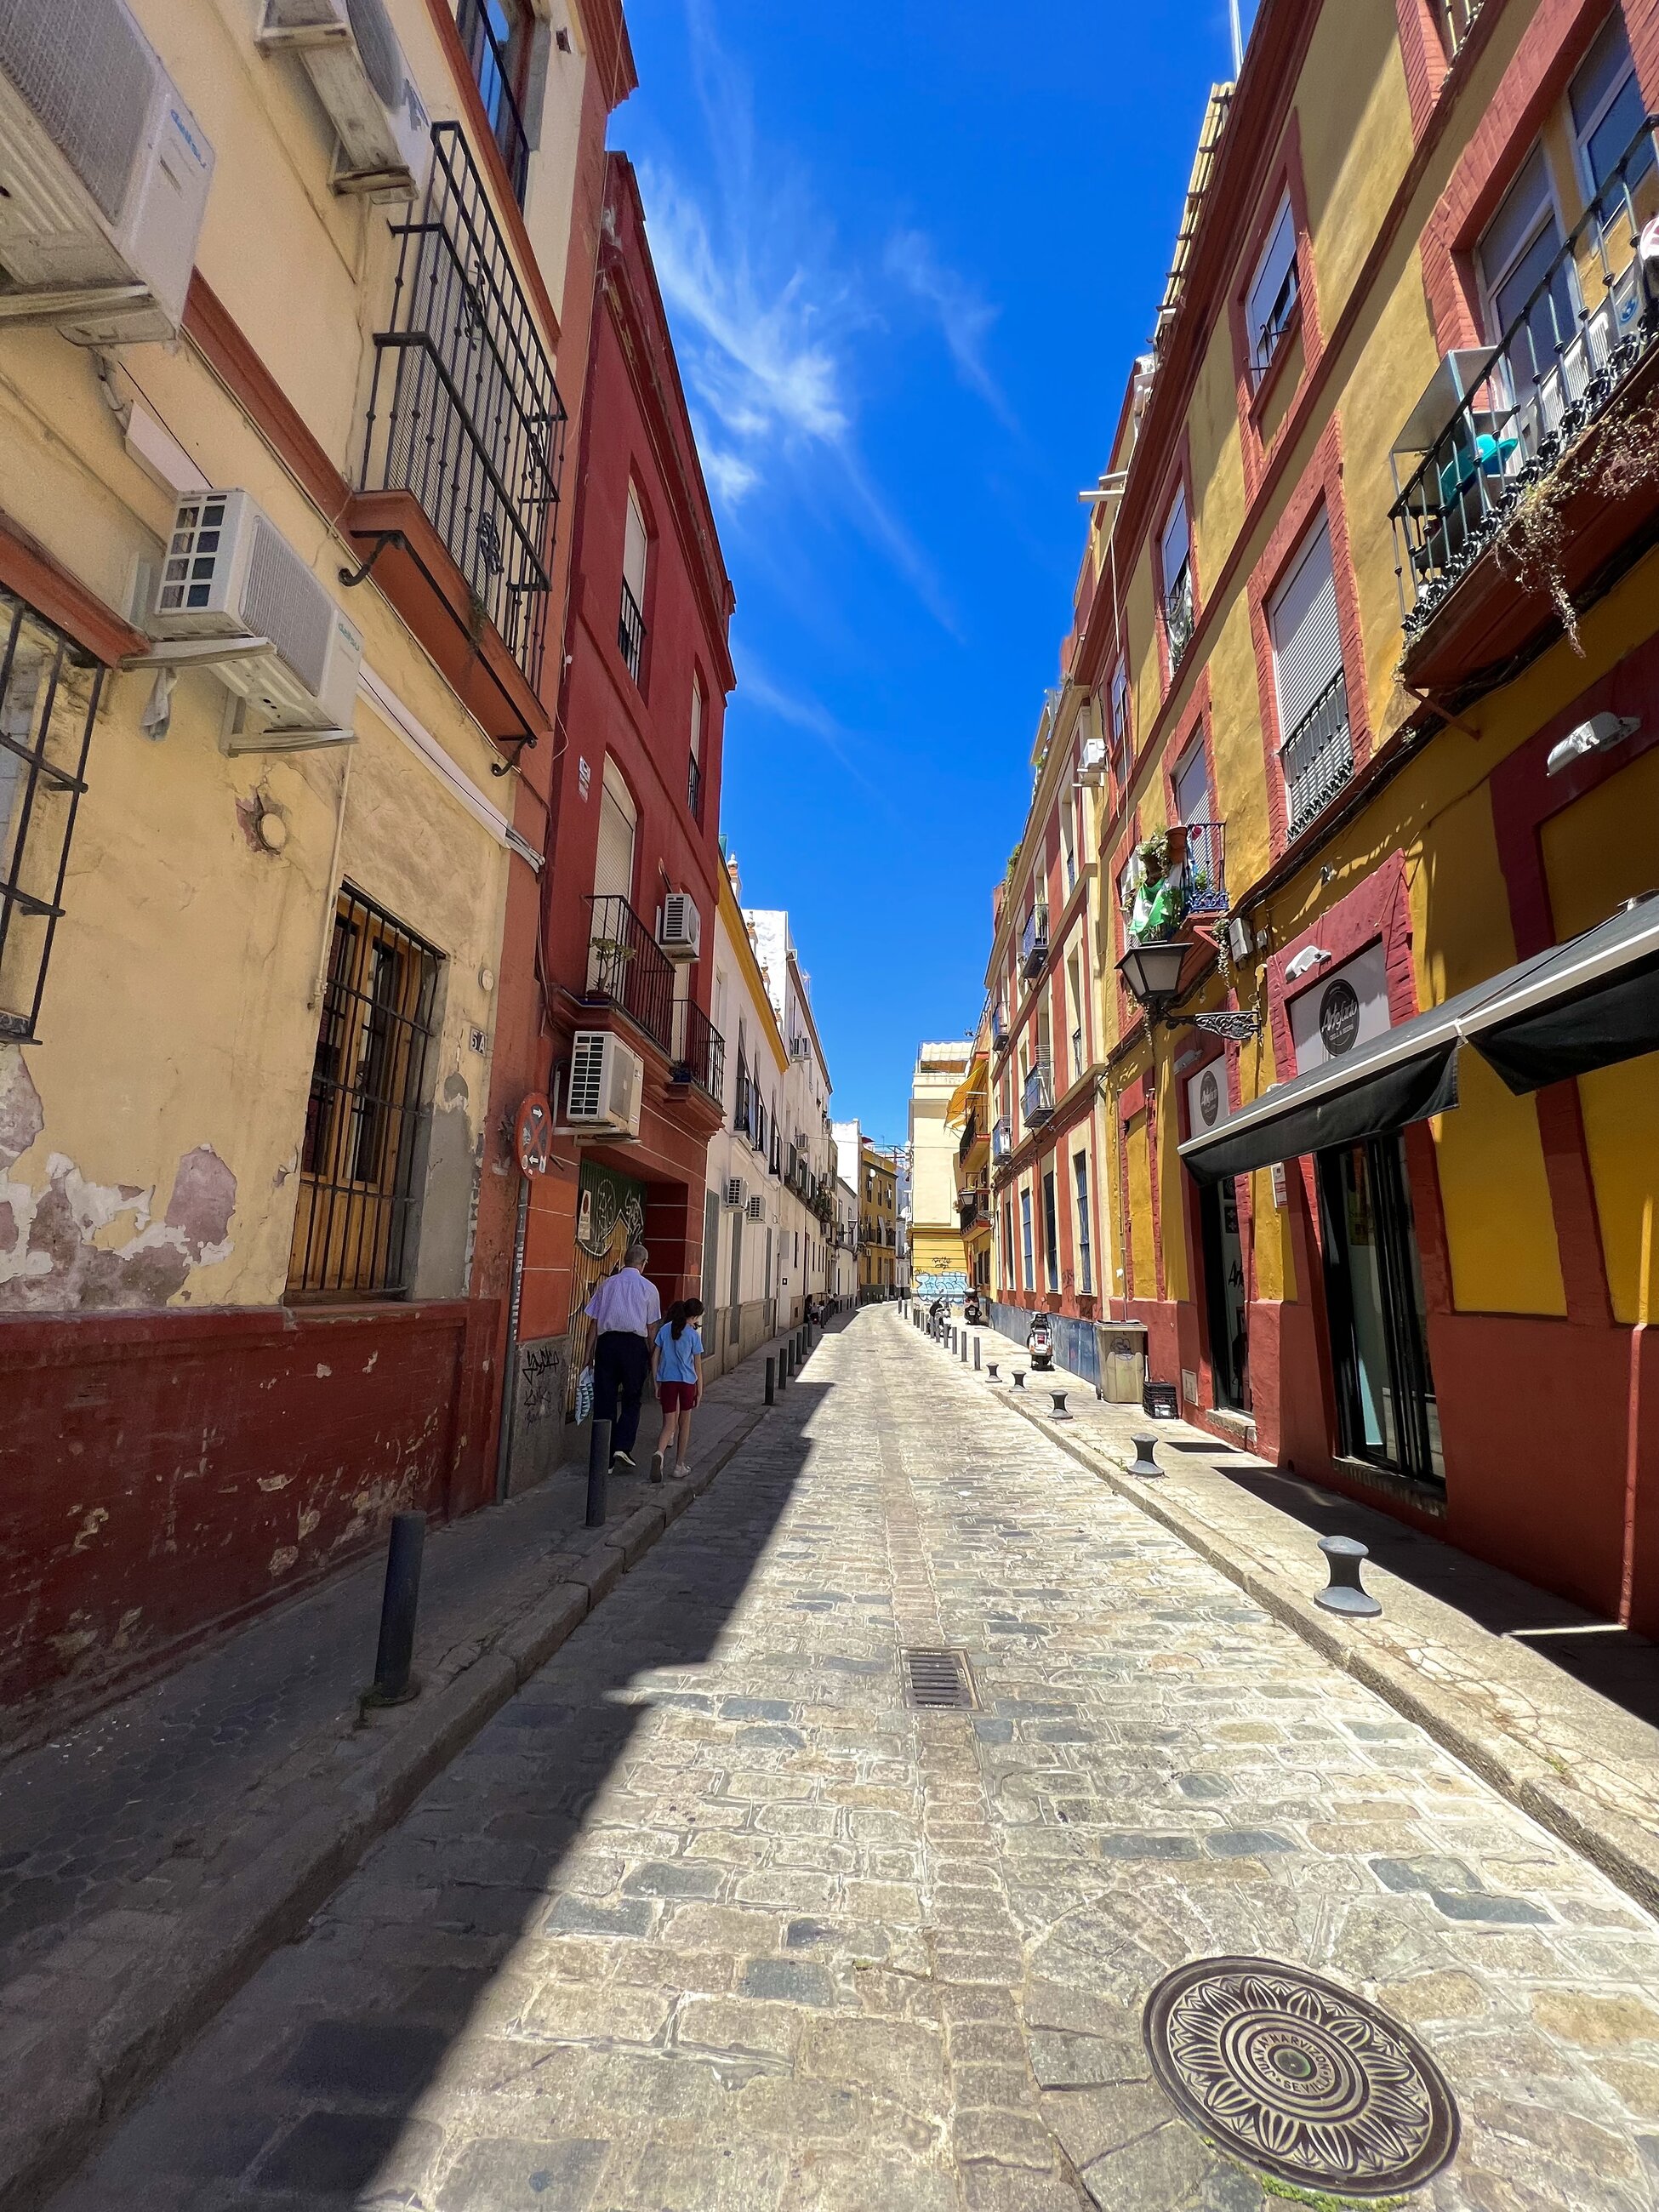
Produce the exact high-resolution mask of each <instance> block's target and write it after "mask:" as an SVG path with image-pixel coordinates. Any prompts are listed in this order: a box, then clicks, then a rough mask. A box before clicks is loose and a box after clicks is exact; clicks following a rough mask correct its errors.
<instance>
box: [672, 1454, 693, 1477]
mask: <svg viewBox="0 0 1659 2212" xmlns="http://www.w3.org/2000/svg"><path fill="white" fill-rule="evenodd" d="M690 1472H691V1462H690V1460H689V1459H683V1460H682V1461H681V1462H680V1463H679V1465H678V1467H677V1468H675V1469H674V1480H676V1481H677V1482H678V1481H680V1480H682V1479H683V1478H684V1476H686V1475H688V1474H690Z"/></svg>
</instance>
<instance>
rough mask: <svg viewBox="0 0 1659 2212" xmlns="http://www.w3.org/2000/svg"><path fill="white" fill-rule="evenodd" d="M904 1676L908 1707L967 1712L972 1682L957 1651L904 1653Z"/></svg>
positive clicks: (972, 1688) (970, 1698) (966, 1666)
mask: <svg viewBox="0 0 1659 2212" xmlns="http://www.w3.org/2000/svg"><path fill="white" fill-rule="evenodd" d="M904 1672H905V1676H906V1679H907V1680H908V1685H909V1697H908V1702H909V1703H910V1704H911V1705H943V1706H947V1707H951V1708H955V1709H957V1710H961V1709H963V1708H964V1707H965V1708H969V1709H971V1707H972V1705H973V1702H974V1678H973V1676H972V1675H971V1674H969V1672H968V1662H967V1661H966V1659H964V1658H963V1656H962V1654H961V1652H960V1651H928V1650H907V1651H906V1652H905V1655H904Z"/></svg>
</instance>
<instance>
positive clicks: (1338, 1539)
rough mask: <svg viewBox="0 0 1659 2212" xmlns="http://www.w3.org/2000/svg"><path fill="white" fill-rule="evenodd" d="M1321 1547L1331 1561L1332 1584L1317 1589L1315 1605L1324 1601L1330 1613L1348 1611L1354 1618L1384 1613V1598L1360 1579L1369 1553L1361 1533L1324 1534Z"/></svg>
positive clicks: (1368, 1617) (1371, 1616) (1361, 1618)
mask: <svg viewBox="0 0 1659 2212" xmlns="http://www.w3.org/2000/svg"><path fill="white" fill-rule="evenodd" d="M1319 1548H1320V1550H1321V1551H1322V1553H1324V1554H1325V1557H1326V1559H1328V1561H1329V1563H1330V1570H1331V1579H1330V1583H1329V1585H1328V1587H1327V1588H1326V1589H1322V1590H1320V1591H1318V1592H1317V1593H1316V1595H1315V1598H1314V1603H1315V1604H1316V1605H1322V1606H1323V1607H1324V1608H1325V1610H1326V1612H1327V1613H1347V1614H1348V1615H1349V1616H1350V1618H1351V1619H1353V1620H1371V1619H1373V1618H1374V1617H1375V1616H1376V1614H1377V1613H1381V1612H1382V1610H1383V1607H1382V1604H1381V1601H1379V1600H1378V1599H1376V1598H1374V1597H1373V1596H1372V1595H1371V1594H1370V1591H1369V1590H1368V1589H1365V1588H1364V1586H1363V1585H1362V1584H1361V1583H1360V1579H1359V1570H1360V1566H1361V1565H1362V1563H1363V1562H1364V1560H1366V1559H1370V1555H1371V1554H1370V1546H1369V1545H1366V1544H1362V1543H1361V1542H1360V1541H1359V1539H1358V1536H1322V1537H1321V1538H1320V1540H1319Z"/></svg>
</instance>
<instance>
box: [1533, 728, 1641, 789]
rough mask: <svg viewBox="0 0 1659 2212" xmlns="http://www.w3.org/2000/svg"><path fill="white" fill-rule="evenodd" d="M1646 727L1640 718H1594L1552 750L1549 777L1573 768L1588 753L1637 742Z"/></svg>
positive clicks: (1545, 769) (1552, 747)
mask: <svg viewBox="0 0 1659 2212" xmlns="http://www.w3.org/2000/svg"><path fill="white" fill-rule="evenodd" d="M1641 726H1642V718H1641V716H1640V715H1639V714H1592V715H1591V716H1590V718H1589V721H1588V722H1581V723H1580V724H1579V725H1578V727H1577V729H1576V730H1570V731H1569V732H1567V734H1566V736H1565V738H1562V740H1561V742H1560V744H1559V745H1552V746H1551V747H1550V757H1549V758H1548V759H1547V761H1546V762H1545V763H1544V773H1545V775H1560V773H1561V771H1562V769H1566V768H1571V766H1572V764H1573V763H1574V762H1575V761H1576V760H1583V757H1584V755H1585V754H1586V753H1599V752H1605V751H1606V750H1607V747H1608V746H1609V745H1616V744H1622V743H1623V742H1624V740H1625V739H1626V738H1633V737H1634V736H1635V735H1636V732H1638V730H1639V729H1640V728H1641Z"/></svg>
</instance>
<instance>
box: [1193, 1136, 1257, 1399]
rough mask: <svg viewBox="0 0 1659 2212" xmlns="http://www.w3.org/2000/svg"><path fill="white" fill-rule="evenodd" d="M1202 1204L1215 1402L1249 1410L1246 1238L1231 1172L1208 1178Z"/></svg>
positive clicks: (1211, 1370)
mask: <svg viewBox="0 0 1659 2212" xmlns="http://www.w3.org/2000/svg"><path fill="white" fill-rule="evenodd" d="M1200 1221H1201V1227H1202V1231H1203V1237H1204V1286H1205V1291H1206V1315H1207V1318H1208V1321H1209V1324H1210V1373H1211V1376H1212V1379H1213V1382H1214V1384H1215V1402H1216V1404H1217V1405H1218V1406H1220V1407H1224V1408H1225V1409H1226V1410H1228V1411H1230V1412H1232V1413H1249V1410H1250V1346H1249V1302H1248V1300H1247V1298H1246V1297H1245V1285H1244V1243H1243V1237H1241V1236H1240V1234H1239V1227H1238V1192H1237V1186H1236V1185H1235V1183H1234V1182H1233V1179H1232V1177H1231V1176H1225V1177H1224V1178H1223V1180H1222V1181H1221V1182H1218V1183H1207V1184H1206V1185H1205V1187H1204V1193H1203V1196H1202V1198H1201V1199H1200Z"/></svg>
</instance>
